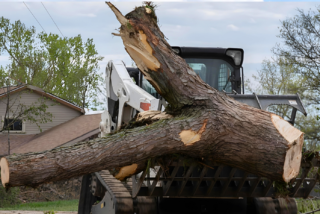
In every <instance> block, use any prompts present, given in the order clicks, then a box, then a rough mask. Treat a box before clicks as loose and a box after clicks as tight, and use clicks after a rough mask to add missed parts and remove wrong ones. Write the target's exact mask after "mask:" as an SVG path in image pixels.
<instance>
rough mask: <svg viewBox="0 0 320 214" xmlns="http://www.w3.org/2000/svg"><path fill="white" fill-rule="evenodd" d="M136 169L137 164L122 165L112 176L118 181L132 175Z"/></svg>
mask: <svg viewBox="0 0 320 214" xmlns="http://www.w3.org/2000/svg"><path fill="white" fill-rule="evenodd" d="M137 169H138V164H135V163H134V164H132V165H130V166H125V167H122V168H121V169H120V171H119V173H118V174H116V175H115V176H114V177H115V178H116V179H118V180H120V181H122V180H124V179H125V178H127V177H130V176H131V175H134V174H135V173H136V171H137Z"/></svg>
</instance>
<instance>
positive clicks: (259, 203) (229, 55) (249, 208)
mask: <svg viewBox="0 0 320 214" xmlns="http://www.w3.org/2000/svg"><path fill="white" fill-rule="evenodd" d="M172 48H173V50H174V51H175V53H176V54H177V55H179V56H181V57H182V58H184V59H185V60H186V62H187V63H188V64H189V66H190V67H191V68H193V70H194V71H195V72H196V73H197V74H198V75H199V76H200V77H201V78H202V79H203V80H204V81H205V82H206V83H207V84H209V85H210V86H212V87H214V88H216V89H217V90H219V91H221V92H223V93H226V94H227V95H228V96H231V97H233V98H234V99H236V100H238V101H240V102H244V103H246V104H248V105H250V106H253V107H256V108H259V109H263V110H267V108H268V106H270V105H289V106H291V107H292V109H293V110H292V114H291V118H289V119H288V120H289V122H291V123H292V124H293V123H294V119H295V115H296V111H300V112H302V113H303V114H305V115H306V111H305V109H304V107H303V105H302V103H301V100H300V98H299V95H298V94H296V95H256V94H244V89H243V69H242V63H243V58H244V56H243V55H244V51H243V50H242V49H239V48H228V49H224V48H195V47H172ZM106 86H107V90H108V91H107V96H108V110H106V111H105V112H104V113H103V114H102V116H101V123H100V130H101V136H104V135H106V134H108V133H112V132H114V131H116V130H118V129H120V126H121V125H122V124H123V123H127V122H128V121H129V120H130V119H132V118H133V116H134V115H135V114H136V112H138V111H139V112H141V111H147V110H161V109H163V106H166V102H165V100H163V99H162V98H161V97H160V96H159V95H158V94H157V92H156V90H155V89H154V88H153V87H152V86H151V84H150V83H149V82H148V81H147V80H146V79H144V77H143V75H142V73H141V72H139V70H138V69H137V68H126V67H125V65H124V64H123V62H121V61H110V62H109V63H108V66H107V68H106ZM311 161H313V163H312V164H310V163H309V162H308V163H307V162H306V163H304V162H303V163H302V164H301V170H302V171H301V172H302V173H301V176H300V177H299V178H297V179H296V183H295V185H294V186H293V187H291V188H288V191H289V192H290V196H291V197H304V198H306V197H308V195H309V194H310V192H311V190H312V188H313V187H314V185H315V183H316V178H306V177H307V174H308V172H309V170H310V169H311V167H313V166H320V163H318V161H317V160H315V159H313V160H311ZM168 167H169V171H166V172H164V171H163V169H162V168H161V167H157V166H156V167H155V169H154V172H152V173H151V172H150V171H148V170H145V171H144V172H143V173H141V174H140V175H135V176H132V178H130V179H129V180H127V182H120V181H119V180H117V179H115V178H114V177H113V176H112V175H111V174H110V172H109V171H108V170H102V171H100V172H96V173H92V174H89V175H85V176H83V180H82V186H81V195H80V201H79V210H78V213H79V214H90V213H92V214H98V213H99V214H100V213H101V214H111V213H112V214H120V213H121V214H122V213H126V214H127V213H132V214H133V213H136V214H138V213H139V214H147V213H157V214H180V213H181V214H182V213H183V214H185V213H190V214H191V213H207V214H209V213H242V214H245V213H247V214H248V213H270V214H273V213H284V212H285V213H297V206H296V202H295V200H294V199H293V198H288V199H286V201H285V203H284V201H283V200H282V199H273V198H272V197H275V192H276V187H275V186H274V182H273V181H272V180H270V179H268V178H264V177H259V176H256V175H253V174H250V173H248V172H245V171H243V170H240V169H237V168H232V167H229V166H225V165H221V164H219V163H213V164H212V163H211V165H210V166H209V165H206V166H202V165H201V166H199V165H197V163H188V164H185V162H184V160H178V161H177V162H174V163H172V164H171V165H170V166H168ZM165 173H167V174H168V173H169V176H168V175H167V174H165ZM305 179H308V182H307V183H306V180H305ZM265 211H268V212H265Z"/></svg>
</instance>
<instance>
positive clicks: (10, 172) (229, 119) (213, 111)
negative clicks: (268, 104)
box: [0, 2, 303, 187]
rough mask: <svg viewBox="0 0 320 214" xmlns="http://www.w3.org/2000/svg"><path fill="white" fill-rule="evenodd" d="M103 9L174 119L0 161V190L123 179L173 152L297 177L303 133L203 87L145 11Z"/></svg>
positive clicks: (279, 177) (148, 8)
mask: <svg viewBox="0 0 320 214" xmlns="http://www.w3.org/2000/svg"><path fill="white" fill-rule="evenodd" d="M107 4H108V5H109V7H110V8H111V10H112V11H113V12H114V13H115V15H116V17H117V19H118V21H119V22H120V24H121V27H120V32H119V34H117V35H120V36H121V38H122V40H123V44H124V46H125V48H126V51H127V52H128V53H129V55H130V56H131V57H132V59H133V60H134V61H135V62H136V64H137V66H138V67H139V69H140V70H141V72H142V73H143V74H144V76H145V77H146V78H147V80H148V81H149V82H150V83H151V84H152V85H153V86H154V87H155V89H156V90H157V92H158V93H159V94H160V95H161V96H162V97H164V98H165V99H166V101H167V102H168V103H169V107H168V108H167V112H170V113H171V114H172V115H173V116H174V117H173V118H169V119H163V120H159V121H157V122H154V123H152V124H150V125H147V126H143V127H138V128H134V129H129V130H122V131H120V132H118V133H116V134H114V135H110V136H108V137H106V138H101V139H95V140H93V141H89V142H88V143H85V142H81V143H78V144H76V145H74V146H72V147H59V148H55V149H53V150H51V151H45V152H41V153H29V154H22V155H11V156H8V157H6V158H3V159H2V160H1V162H0V167H1V179H2V183H3V185H4V186H7V187H12V186H20V185H26V186H36V185H39V184H41V183H45V182H50V181H57V180H62V179H67V178H71V177H74V176H80V175H84V174H87V173H91V172H96V171H100V170H102V169H109V170H111V171H113V170H115V171H116V175H115V177H118V178H119V179H122V178H123V177H126V176H128V175H131V174H135V173H138V172H139V170H140V171H141V169H143V168H144V167H145V165H146V161H147V160H149V159H150V158H154V157H159V156H165V155H172V154H183V155H187V156H190V157H193V158H200V159H206V160H212V161H216V162H220V163H222V164H225V165H229V166H232V167H237V168H240V169H243V170H246V171H249V172H250V173H253V174H256V175H260V176H264V177H268V178H270V179H273V180H284V181H285V182H289V181H290V180H291V179H292V178H295V177H296V176H297V175H298V173H299V170H300V162H301V150H302V145H303V133H302V132H300V131H299V130H298V129H296V128H294V127H293V126H291V124H289V123H288V122H286V121H285V120H283V119H282V118H281V117H279V116H277V115H275V114H272V113H269V112H266V111H263V110H259V109H255V108H253V107H250V106H248V105H246V104H243V103H239V102H237V101H235V100H233V99H232V98H230V97H228V96H227V95H225V94H224V93H221V92H219V91H217V90H216V89H214V88H212V87H210V86H209V85H208V84H206V83H205V82H203V81H202V80H201V78H200V77H199V76H197V75H196V73H195V72H194V71H193V70H192V69H191V68H190V67H189V66H188V64H187V63H186V62H185V61H184V60H183V59H182V58H180V57H179V56H177V55H176V54H175V53H174V52H173V51H172V49H171V47H170V45H169V44H168V43H167V41H166V40H165V38H164V35H163V33H162V32H161V31H160V29H159V27H158V25H157V17H156V16H155V12H154V8H153V6H152V5H144V6H142V7H137V8H136V9H135V10H134V11H132V12H130V13H129V14H127V15H126V16H123V15H122V14H121V13H120V12H119V10H118V9H117V8H116V7H115V6H114V5H112V4H111V3H109V2H108V3H107ZM143 166H144V167H143ZM124 167H126V168H124ZM119 169H120V170H119ZM121 169H122V171H121ZM120 172H121V173H122V174H121V175H120V174H119V173H120Z"/></svg>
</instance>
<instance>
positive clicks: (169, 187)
mask: <svg viewBox="0 0 320 214" xmlns="http://www.w3.org/2000/svg"><path fill="white" fill-rule="evenodd" d="M314 166H318V167H319V166H320V161H319V160H318V159H317V158H316V157H314V158H313V159H312V160H303V161H302V164H301V171H300V174H299V176H298V177H297V178H296V179H295V180H293V181H291V183H290V184H288V186H287V194H288V196H290V197H296V198H298V197H301V198H307V197H308V196H309V194H310V192H311V190H312V189H313V187H314V186H315V184H316V181H317V180H318V179H319V175H318V173H315V175H311V176H312V177H311V178H310V177H308V175H309V176H310V170H311V169H312V168H313V167H314ZM311 174H312V173H311ZM132 182H133V188H132V196H133V197H136V196H159V197H178V198H179V197H181V198H183V197H197V198H199V197H201V198H213V197H219V198H239V197H276V196H277V190H276V186H275V182H274V181H272V180H270V179H268V178H265V177H260V176H256V175H253V174H250V173H248V172H245V171H243V170H241V169H237V168H232V167H229V166H225V165H222V164H218V163H214V164H210V165H209V164H208V165H199V164H198V163H193V164H190V165H187V166H186V165H185V164H184V163H183V160H181V161H179V162H174V163H172V164H171V165H170V166H169V170H167V172H163V169H162V168H161V167H156V170H155V172H154V173H152V171H151V173H150V172H148V171H144V172H143V173H142V175H141V176H140V177H138V178H136V176H133V177H132Z"/></svg>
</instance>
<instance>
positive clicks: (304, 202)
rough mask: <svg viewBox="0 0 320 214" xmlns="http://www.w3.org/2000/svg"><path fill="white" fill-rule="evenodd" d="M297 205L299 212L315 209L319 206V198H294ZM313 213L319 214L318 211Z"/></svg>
mask: <svg viewBox="0 0 320 214" xmlns="http://www.w3.org/2000/svg"><path fill="white" fill-rule="evenodd" d="M296 201H297V205H298V211H299V212H300V213H306V212H310V211H312V210H315V209H319V208H320V200H319V199H316V200H309V199H300V198H299V199H296ZM314 214H320V211H317V212H315V213H314Z"/></svg>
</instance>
